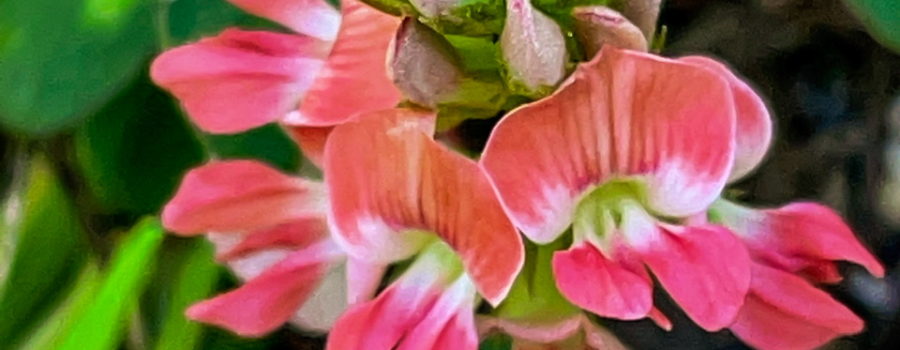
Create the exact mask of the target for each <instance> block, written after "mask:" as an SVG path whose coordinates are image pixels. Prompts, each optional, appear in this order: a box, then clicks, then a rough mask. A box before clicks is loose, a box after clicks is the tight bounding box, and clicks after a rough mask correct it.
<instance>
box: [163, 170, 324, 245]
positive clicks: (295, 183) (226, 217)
mask: <svg viewBox="0 0 900 350" xmlns="http://www.w3.org/2000/svg"><path fill="white" fill-rule="evenodd" d="M324 212H325V195H324V193H323V188H322V185H321V184H319V183H316V182H311V181H307V180H304V179H300V178H294V177H290V176H288V175H285V174H282V173H280V172H279V171H277V170H275V169H272V168H270V167H268V166H266V165H263V164H262V163H260V162H256V161H251V160H230V161H213V162H210V163H208V164H205V165H203V166H200V167H198V168H195V169H193V170H191V171H190V172H188V173H187V175H185V177H184V179H183V180H182V182H181V185H180V186H179V187H178V191H177V192H176V193H175V196H174V198H172V200H170V201H169V203H167V204H166V206H165V208H163V212H162V221H163V225H164V226H165V227H166V229H168V230H170V231H173V232H175V233H178V234H194V233H204V232H210V231H218V232H244V231H250V230H256V229H265V228H268V227H272V226H275V225H279V224H283V223H286V222H290V221H293V220H295V219H300V218H305V217H321V215H322V214H323V213H324Z"/></svg>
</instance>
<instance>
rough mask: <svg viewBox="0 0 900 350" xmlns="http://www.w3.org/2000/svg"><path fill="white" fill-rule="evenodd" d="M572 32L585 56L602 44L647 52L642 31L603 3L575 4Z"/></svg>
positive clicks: (645, 40) (590, 54) (597, 49)
mask: <svg viewBox="0 0 900 350" xmlns="http://www.w3.org/2000/svg"><path fill="white" fill-rule="evenodd" d="M572 16H573V17H574V18H575V35H576V36H577V37H578V41H580V42H581V45H582V47H584V50H585V53H586V54H587V55H588V57H593V56H594V54H596V53H597V51H600V48H601V47H603V45H604V44H609V45H613V46H616V47H618V48H622V49H630V50H638V51H647V39H645V38H644V34H643V33H641V30H640V29H639V28H638V27H637V26H635V25H634V24H632V23H631V22H629V21H628V19H626V18H625V17H623V16H622V14H620V13H618V12H616V11H615V10H613V9H610V8H608V7H606V6H583V7H576V8H575V9H574V10H573V11H572Z"/></svg>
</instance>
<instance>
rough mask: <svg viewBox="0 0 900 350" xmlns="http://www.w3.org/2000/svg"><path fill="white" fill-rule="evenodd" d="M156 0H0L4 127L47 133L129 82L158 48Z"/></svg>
mask: <svg viewBox="0 0 900 350" xmlns="http://www.w3.org/2000/svg"><path fill="white" fill-rule="evenodd" d="M155 6H156V2H155V1H141V0H69V1H58V0H4V1H0V91H3V93H2V94H0V127H3V128H8V129H11V130H13V131H16V132H24V133H28V134H31V135H40V136H45V135H49V134H52V133H55V132H57V131H59V130H60V129H62V128H64V127H67V126H70V125H73V124H74V123H75V122H76V121H77V120H78V119H79V118H80V117H84V116H86V115H88V114H89V113H90V112H91V111H93V110H96V109H97V108H99V107H100V106H102V105H103V104H104V102H105V101H106V100H107V99H108V98H110V97H111V96H112V94H113V93H114V92H115V91H116V90H118V89H119V88H121V87H122V85H123V84H124V83H126V82H128V81H129V80H130V79H131V77H133V76H134V74H135V73H137V72H138V71H139V70H140V69H141V68H142V67H144V63H145V59H146V57H148V56H149V55H150V54H151V53H152V52H153V50H154V48H155V46H156V41H155V39H154V15H153V10H154V9H155Z"/></svg>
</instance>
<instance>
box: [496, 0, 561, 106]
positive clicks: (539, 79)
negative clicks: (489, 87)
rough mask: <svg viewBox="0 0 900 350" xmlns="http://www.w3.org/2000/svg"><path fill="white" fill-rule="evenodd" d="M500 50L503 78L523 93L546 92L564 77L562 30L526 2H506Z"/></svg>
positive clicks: (522, 0)
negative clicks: (502, 61)
mask: <svg viewBox="0 0 900 350" xmlns="http://www.w3.org/2000/svg"><path fill="white" fill-rule="evenodd" d="M500 48H501V49H502V51H503V60H504V61H505V62H506V67H507V70H508V71H507V73H508V77H507V78H508V79H509V80H510V82H511V83H513V85H514V86H519V87H522V88H524V90H526V91H524V92H525V93H526V94H531V95H534V94H541V93H542V92H544V91H546V90H550V89H552V87H554V86H555V85H556V84H557V83H559V82H560V80H562V78H563V77H564V76H565V75H566V66H565V65H566V61H567V60H568V53H567V52H566V41H565V38H564V37H563V33H562V30H560V28H559V25H558V24H556V22H554V21H553V20H552V19H550V17H547V15H545V14H543V13H541V12H540V11H538V10H536V9H534V7H532V5H531V2H529V1H528V0H508V1H507V2H506V24H505V25H504V27H503V33H502V34H501V36H500Z"/></svg>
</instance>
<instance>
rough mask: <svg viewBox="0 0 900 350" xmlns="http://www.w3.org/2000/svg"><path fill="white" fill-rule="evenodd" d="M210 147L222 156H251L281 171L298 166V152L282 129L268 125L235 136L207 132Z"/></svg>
mask: <svg viewBox="0 0 900 350" xmlns="http://www.w3.org/2000/svg"><path fill="white" fill-rule="evenodd" d="M207 137H208V138H209V140H210V147H211V148H212V151H213V152H214V153H215V154H216V156H218V157H221V158H225V159H228V158H254V159H259V160H263V161H266V162H268V163H269V164H272V165H274V166H276V167H278V168H281V169H282V170H284V171H296V170H297V168H299V167H300V151H299V149H298V148H297V144H296V143H294V141H292V140H291V139H290V138H289V137H288V136H287V134H285V132H284V130H282V129H281V128H280V127H279V126H277V125H275V124H269V125H266V126H263V127H261V128H256V129H253V130H250V131H247V132H245V133H241V134H237V135H208V136H207Z"/></svg>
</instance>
